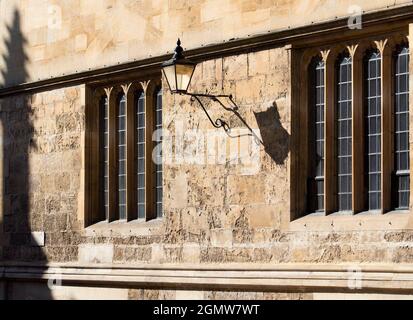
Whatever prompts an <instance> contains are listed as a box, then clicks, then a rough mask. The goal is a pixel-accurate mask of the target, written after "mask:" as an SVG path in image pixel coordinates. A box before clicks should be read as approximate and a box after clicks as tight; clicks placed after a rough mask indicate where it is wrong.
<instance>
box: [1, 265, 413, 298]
mask: <svg viewBox="0 0 413 320" xmlns="http://www.w3.org/2000/svg"><path fill="white" fill-rule="evenodd" d="M354 270H355V271H360V272H361V273H360V276H359V277H357V276H355V275H354V273H352V271H354ZM49 279H61V280H62V283H63V285H70V284H84V285H90V286H108V287H128V288H131V287H137V288H143V287H156V288H165V289H169V288H181V289H226V290H229V289H241V290H248V291H255V290H259V291H262V290H264V291H270V290H272V291H308V292H337V291H340V292H355V291H356V292H392V293H398V292H399V293H404V294H405V293H411V294H413V265H393V264H391V265H390V264H389V265H373V264H360V265H357V264H350V263H349V264H340V265H320V264H285V265H283V264H281V265H275V266H274V265H271V266H268V265H260V266H252V265H226V266H217V265H207V266H190V265H179V266H178V265H140V266H121V265H110V266H109V265H80V264H47V265H44V266H41V265H29V264H26V265H21V264H16V263H8V264H5V265H3V266H1V267H0V281H27V282H30V281H47V280H49ZM357 281H358V282H357ZM352 283H355V284H358V285H359V286H360V287H361V289H359V290H353V289H351V285H352Z"/></svg>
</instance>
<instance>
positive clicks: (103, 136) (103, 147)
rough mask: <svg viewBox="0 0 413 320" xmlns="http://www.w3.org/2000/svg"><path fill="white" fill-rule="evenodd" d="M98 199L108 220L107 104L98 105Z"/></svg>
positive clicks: (106, 102) (105, 100) (106, 100)
mask: <svg viewBox="0 0 413 320" xmlns="http://www.w3.org/2000/svg"><path fill="white" fill-rule="evenodd" d="M100 108H101V110H100V112H99V114H100V127H101V130H100V148H99V149H100V157H99V158H100V177H101V178H100V181H101V182H100V190H101V192H100V197H101V204H102V209H103V212H104V213H105V219H107V220H108V219H109V103H108V99H107V98H104V99H102V100H101V103H100Z"/></svg>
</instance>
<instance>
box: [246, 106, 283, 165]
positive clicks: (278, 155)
mask: <svg viewBox="0 0 413 320" xmlns="http://www.w3.org/2000/svg"><path fill="white" fill-rule="evenodd" d="M254 115H255V119H256V120H257V125H258V128H259V130H260V133H261V139H262V145H263V146H264V149H265V152H266V153H267V154H268V155H269V156H270V157H271V159H272V160H273V161H274V162H275V163H276V164H277V165H284V164H285V161H286V159H287V157H288V153H289V151H290V137H291V136H290V134H289V133H288V131H287V130H286V129H285V128H284V127H283V125H282V123H281V117H280V113H279V111H278V106H277V102H276V101H274V102H273V104H272V106H271V107H269V108H268V109H267V110H266V111H263V112H254Z"/></svg>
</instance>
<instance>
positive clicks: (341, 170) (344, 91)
mask: <svg viewBox="0 0 413 320" xmlns="http://www.w3.org/2000/svg"><path fill="white" fill-rule="evenodd" d="M351 73H352V61H351V57H343V58H341V59H340V60H339V63H338V76H337V79H338V87H337V92H338V95H337V98H338V101H337V124H336V125H337V162H338V163H337V176H338V177H337V178H338V179H337V182H338V189H337V190H338V209H339V211H349V210H351V209H352V178H351V175H352V91H351V86H352V77H351Z"/></svg>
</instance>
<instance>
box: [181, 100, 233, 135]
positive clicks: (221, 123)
mask: <svg viewBox="0 0 413 320" xmlns="http://www.w3.org/2000/svg"><path fill="white" fill-rule="evenodd" d="M181 94H182V95H187V96H190V97H191V101H197V102H198V103H199V105H200V106H201V108H202V110H203V111H204V113H205V114H206V116H207V117H208V120H209V121H210V122H211V124H212V125H213V126H214V128H217V129H219V128H222V129H224V131H225V132H226V133H227V134H229V133H230V132H231V127H230V126H229V124H228V122H226V121H225V120H223V119H222V118H218V119H215V120H213V119H212V117H211V115H210V114H209V112H208V110H207V109H206V108H205V105H204V104H203V102H202V100H201V98H208V99H210V100H212V101H214V102H218V103H219V104H220V105H221V106H223V104H222V102H221V101H220V100H219V98H227V99H230V100H231V101H232V95H212V94H206V93H205V94H203V93H190V92H185V93H181ZM224 109H226V110H230V111H232V109H231V108H225V107H224Z"/></svg>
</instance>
